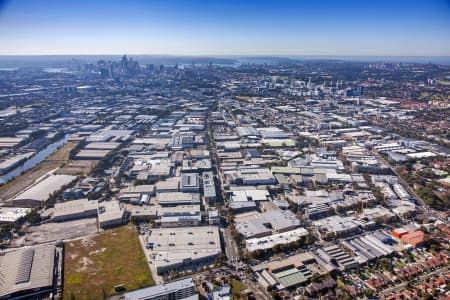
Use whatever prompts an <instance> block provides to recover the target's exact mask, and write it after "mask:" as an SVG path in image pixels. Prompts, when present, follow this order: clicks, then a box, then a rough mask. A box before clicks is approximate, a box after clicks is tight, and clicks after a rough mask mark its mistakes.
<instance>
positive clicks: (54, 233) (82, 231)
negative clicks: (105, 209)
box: [13, 218, 98, 247]
mask: <svg viewBox="0 0 450 300" xmlns="http://www.w3.org/2000/svg"><path fill="white" fill-rule="evenodd" d="M97 232H98V230H97V219H96V218H89V219H81V220H74V221H68V222H61V223H45V224H42V225H39V226H30V227H28V230H27V233H26V234H25V235H24V236H23V237H20V238H17V239H15V240H14V241H13V245H14V246H15V247H21V246H29V245H35V244H42V243H47V242H53V241H57V240H72V239H76V238H80V237H84V236H88V235H93V234H95V233H97Z"/></svg>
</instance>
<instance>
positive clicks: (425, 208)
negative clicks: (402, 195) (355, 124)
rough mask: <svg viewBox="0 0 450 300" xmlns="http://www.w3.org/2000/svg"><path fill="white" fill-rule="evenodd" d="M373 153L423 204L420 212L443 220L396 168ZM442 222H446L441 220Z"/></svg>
mask: <svg viewBox="0 0 450 300" xmlns="http://www.w3.org/2000/svg"><path fill="white" fill-rule="evenodd" d="M372 153H373V154H374V155H375V156H376V157H378V158H379V159H380V160H382V161H383V162H384V163H385V164H386V165H387V166H389V168H390V169H391V170H392V172H394V174H395V175H397V177H398V180H399V181H400V183H401V184H402V186H403V187H404V188H405V189H406V191H407V192H408V193H409V194H410V195H413V196H414V198H415V199H416V200H417V201H419V202H420V203H421V205H422V206H421V207H419V210H420V211H421V212H422V213H427V214H428V215H429V216H430V215H431V216H433V217H434V218H436V219H439V220H441V218H440V216H439V213H438V212H437V211H435V210H434V209H432V208H431V207H429V206H428V205H427V204H426V203H425V202H424V201H423V200H422V198H420V197H419V195H417V194H416V192H415V191H414V189H413V188H411V187H410V186H409V184H408V183H407V182H406V181H405V180H404V179H403V177H402V176H401V174H399V173H398V172H397V171H396V170H395V168H394V167H393V166H392V165H391V164H390V163H389V162H388V161H387V160H385V159H384V157H383V156H381V155H380V154H378V153H376V152H374V151H372ZM441 221H443V222H445V220H441Z"/></svg>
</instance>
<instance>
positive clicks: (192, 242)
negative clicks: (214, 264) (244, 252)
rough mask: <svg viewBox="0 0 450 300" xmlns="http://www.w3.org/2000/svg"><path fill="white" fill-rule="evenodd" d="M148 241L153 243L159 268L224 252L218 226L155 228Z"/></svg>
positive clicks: (153, 251) (156, 263) (153, 252)
mask: <svg viewBox="0 0 450 300" xmlns="http://www.w3.org/2000/svg"><path fill="white" fill-rule="evenodd" d="M147 242H152V243H153V245H154V246H153V250H151V252H152V254H153V255H154V256H155V258H154V260H155V265H156V266H157V268H160V267H170V266H171V265H180V264H183V263H184V262H185V261H186V260H192V261H194V260H198V259H203V258H207V257H211V256H215V255H219V254H220V253H222V248H221V246H220V236H219V229H218V227H216V226H201V227H178V228H155V229H152V233H151V235H150V236H149V237H148V238H147Z"/></svg>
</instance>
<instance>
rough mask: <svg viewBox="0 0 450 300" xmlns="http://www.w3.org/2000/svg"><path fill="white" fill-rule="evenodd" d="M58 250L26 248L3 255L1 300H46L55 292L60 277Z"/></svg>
mask: <svg viewBox="0 0 450 300" xmlns="http://www.w3.org/2000/svg"><path fill="white" fill-rule="evenodd" d="M58 259H59V256H58V252H57V251H56V248H55V246H51V245H46V246H36V247H30V248H23V249H19V250H14V251H10V252H3V253H2V255H0V278H1V280H0V298H1V299H20V298H28V297H29V298H33V299H38V298H39V299H40V298H41V297H42V299H44V298H45V297H48V296H49V295H50V294H51V293H53V292H54V290H55V288H56V279H57V276H58V275H57V274H58V271H59V270H58Z"/></svg>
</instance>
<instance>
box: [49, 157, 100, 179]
mask: <svg viewBox="0 0 450 300" xmlns="http://www.w3.org/2000/svg"><path fill="white" fill-rule="evenodd" d="M97 162H98V161H96V160H71V161H69V162H67V163H66V164H65V165H64V167H62V168H61V169H59V170H58V172H56V173H57V174H65V175H74V176H77V175H87V174H89V173H90V172H91V170H92V168H94V167H95V165H96V164H97Z"/></svg>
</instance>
